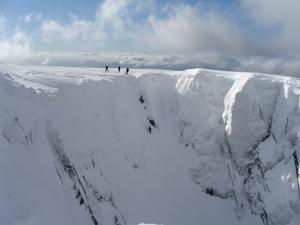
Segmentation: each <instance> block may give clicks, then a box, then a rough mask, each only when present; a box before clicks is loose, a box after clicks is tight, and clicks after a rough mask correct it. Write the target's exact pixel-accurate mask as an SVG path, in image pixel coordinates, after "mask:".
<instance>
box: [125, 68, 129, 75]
mask: <svg viewBox="0 0 300 225" xmlns="http://www.w3.org/2000/svg"><path fill="white" fill-rule="evenodd" d="M128 73H129V68H128V67H127V68H126V75H128Z"/></svg>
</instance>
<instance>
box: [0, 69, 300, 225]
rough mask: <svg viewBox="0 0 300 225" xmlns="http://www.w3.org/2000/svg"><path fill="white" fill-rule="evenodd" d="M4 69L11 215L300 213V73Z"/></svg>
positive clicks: (197, 218)
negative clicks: (292, 75) (128, 73)
mask: <svg viewBox="0 0 300 225" xmlns="http://www.w3.org/2000/svg"><path fill="white" fill-rule="evenodd" d="M0 75H1V76H0V87H1V88H0V103H1V104H0V129H1V136H0V146H1V152H0V168H1V170H0V179H1V180H5V181H6V182H4V184H3V185H1V187H0V202H1V204H0V224H31V225H32V224H91V225H98V224H102V225H125V224H128V225H137V224H140V223H142V222H143V223H149V224H150V223H157V224H164V225H177V224H178V225H181V224H185V225H198V224H199V223H201V224H216V225H217V224H232V225H234V224H245V225H248V224H249V225H250V224H251V225H253V224H265V225H287V224H298V222H297V221H299V214H300V203H299V197H300V186H299V154H300V152H299V151H300V98H299V97H300V81H299V80H297V79H293V78H287V77H276V76H271V75H265V74H251V73H235V72H221V71H212V70H203V69H196V70H187V71H183V72H180V71H163V70H137V71H134V72H133V74H132V76H123V75H119V74H118V73H116V74H113V75H111V76H107V75H103V74H102V72H101V71H100V70H97V69H79V68H77V69H76V68H59V67H55V68H54V67H25V66H24V67H17V66H7V65H1V66H0ZM44 202H47V204H46V205H45V204H44ZM2 203H5V204H2ZM216 211H217V212H218V213H217V214H216V213H215V212H216Z"/></svg>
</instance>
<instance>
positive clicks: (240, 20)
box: [0, 0, 300, 77]
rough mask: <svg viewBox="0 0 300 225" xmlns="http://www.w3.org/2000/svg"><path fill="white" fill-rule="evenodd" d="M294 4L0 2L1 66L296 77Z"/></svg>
mask: <svg viewBox="0 0 300 225" xmlns="http://www.w3.org/2000/svg"><path fill="white" fill-rule="evenodd" d="M299 21H300V1H299V0H285V1H282V0H186V1H180V0H143V1H141V0H84V1H82V0H64V1H59V0H51V1H49V0H47V1H46V0H0V49H1V51H0V62H4V63H17V64H46V65H65V66H103V65H104V64H107V63H110V64H112V65H116V64H121V65H124V66H125V65H129V66H131V67H145V68H169V69H186V68H195V67H204V68H212V69H224V70H238V71H255V72H267V73H276V74H284V75H292V76H298V77H300V42H299V41H298V40H300V26H299V25H298V22H299Z"/></svg>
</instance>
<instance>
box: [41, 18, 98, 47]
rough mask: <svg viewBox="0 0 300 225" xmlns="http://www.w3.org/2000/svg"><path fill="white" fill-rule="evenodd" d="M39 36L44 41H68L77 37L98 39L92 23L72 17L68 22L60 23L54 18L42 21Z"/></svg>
mask: <svg viewBox="0 0 300 225" xmlns="http://www.w3.org/2000/svg"><path fill="white" fill-rule="evenodd" d="M40 31H41V36H42V39H43V40H44V41H45V42H48V43H51V42H57V41H63V42H70V41H74V40H77V39H82V40H89V39H96V40H97V39H98V38H99V36H98V35H96V32H95V30H94V24H93V23H92V22H89V21H86V20H79V19H77V18H74V19H73V20H72V22H71V23H70V24H67V25H62V24H60V23H58V22H57V21H54V20H45V21H43V22H42V24H41V27H40Z"/></svg>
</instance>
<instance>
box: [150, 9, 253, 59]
mask: <svg viewBox="0 0 300 225" xmlns="http://www.w3.org/2000/svg"><path fill="white" fill-rule="evenodd" d="M148 25H149V31H150V32H149V33H150V34H149V35H148V36H149V37H150V38H148V42H149V44H152V45H153V44H155V45H157V47H158V48H162V49H165V50H168V51H175V52H186V53H195V52H202V51H204V52H224V51H227V52H229V53H236V52H241V51H243V50H244V48H245V46H247V44H248V43H246V39H245V38H244V37H243V36H242V34H241V32H240V31H239V29H238V27H237V26H236V25H235V24H233V23H230V22H229V21H227V20H226V19H225V18H223V16H221V15H217V14H216V13H215V12H206V13H201V14H200V13H199V12H198V11H197V9H195V8H192V7H191V6H189V5H185V4H180V5H177V6H175V7H172V9H170V11H169V12H168V14H167V18H161V17H157V16H151V17H150V18H149V21H148Z"/></svg>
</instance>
